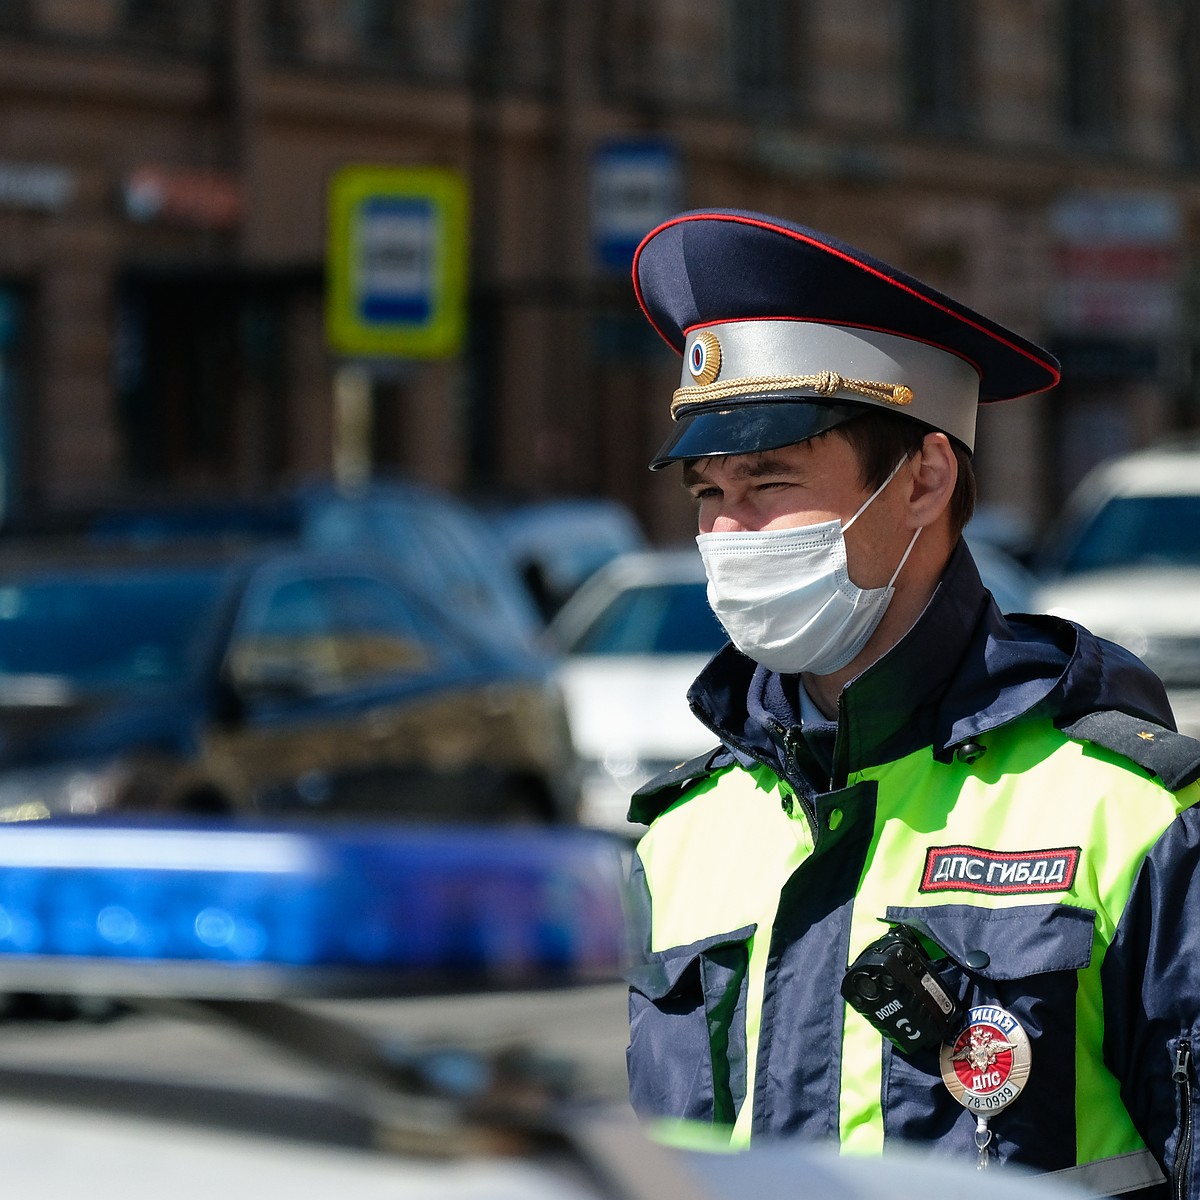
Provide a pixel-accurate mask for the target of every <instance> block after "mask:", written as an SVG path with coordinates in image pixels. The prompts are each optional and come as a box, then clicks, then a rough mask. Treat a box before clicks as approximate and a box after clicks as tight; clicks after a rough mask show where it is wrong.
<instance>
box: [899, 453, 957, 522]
mask: <svg viewBox="0 0 1200 1200" xmlns="http://www.w3.org/2000/svg"><path fill="white" fill-rule="evenodd" d="M908 467H909V471H910V472H911V479H912V489H911V491H910V492H909V495H908V512H909V520H910V528H912V529H924V528H926V527H927V526H929V525H932V524H934V522H936V521H937V520H938V518H939V517H940V516H942V514H943V513H945V512H946V511H947V510H948V509H949V507H950V500H951V498H952V497H953V495H954V485H955V484H956V483H957V482H958V459H957V458H956V457H955V454H954V447H953V446H951V444H950V439H949V438H948V437H947V436H946V435H945V434H944V433H929V434H926V435H925V440H924V441H923V442H922V443H921V448H920V450H918V451H917V453H916V454H914V455H913V457H912V458H911V459H910V460H909V463H908Z"/></svg>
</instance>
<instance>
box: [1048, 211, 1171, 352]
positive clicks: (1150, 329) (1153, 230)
mask: <svg viewBox="0 0 1200 1200" xmlns="http://www.w3.org/2000/svg"><path fill="white" fill-rule="evenodd" d="M1050 230H1051V237H1052V239H1053V248H1054V262H1055V265H1056V274H1055V279H1054V283H1053V286H1052V289H1051V296H1050V317H1051V320H1052V323H1053V327H1054V329H1055V331H1056V332H1057V333H1060V334H1068V335H1080V336H1084V337H1089V338H1095V337H1097V336H1105V337H1116V338H1120V339H1122V340H1128V339H1131V338H1151V339H1153V338H1157V337H1161V336H1164V335H1169V334H1170V333H1171V332H1173V331H1174V330H1176V329H1177V328H1178V326H1179V321H1180V314H1181V290H1182V289H1181V280H1180V273H1179V264H1180V262H1182V261H1183V254H1182V239H1183V219H1182V215H1181V213H1180V211H1179V206H1178V204H1177V203H1176V201H1175V200H1174V198H1173V197H1171V196H1169V195H1167V194H1165V193H1161V192H1154V191H1088V192H1076V193H1072V194H1070V195H1068V196H1065V197H1063V198H1062V199H1061V200H1060V201H1059V202H1058V203H1057V204H1056V205H1054V207H1053V208H1052V209H1051V212H1050Z"/></svg>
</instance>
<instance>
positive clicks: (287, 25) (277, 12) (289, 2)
mask: <svg viewBox="0 0 1200 1200" xmlns="http://www.w3.org/2000/svg"><path fill="white" fill-rule="evenodd" d="M260 11H261V17H262V30H263V44H264V47H265V49H266V52H267V56H268V58H270V59H272V60H275V61H284V62H287V61H291V60H293V59H296V58H298V57H300V54H301V51H302V50H303V49H304V41H305V32H306V31H305V23H304V17H303V15H302V14H301V12H300V6H299V4H297V2H296V0H263V5H262V9H261V10H260Z"/></svg>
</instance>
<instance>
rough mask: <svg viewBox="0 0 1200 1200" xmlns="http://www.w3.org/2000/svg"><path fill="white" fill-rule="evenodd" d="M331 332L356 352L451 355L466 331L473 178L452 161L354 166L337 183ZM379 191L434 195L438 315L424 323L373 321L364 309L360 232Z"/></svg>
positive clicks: (332, 195) (336, 342) (330, 238)
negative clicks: (359, 268)
mask: <svg viewBox="0 0 1200 1200" xmlns="http://www.w3.org/2000/svg"><path fill="white" fill-rule="evenodd" d="M328 195H329V205H328V230H327V241H326V271H327V283H326V288H325V336H326V339H327V341H328V343H329V346H330V348H331V349H332V350H333V351H334V352H335V353H338V354H344V355H348V356H373V355H378V356H390V357H394V358H447V357H449V356H450V355H453V354H456V353H457V352H458V351H459V349H460V348H461V347H462V342H463V337H464V335H465V332H466V295H467V266H468V253H467V235H468V230H467V218H468V197H467V185H466V181H465V180H464V178H463V177H462V175H461V174H459V173H458V172H457V171H454V170H452V169H450V168H448V167H385V166H359V165H350V166H345V167H341V168H339V169H338V170H337V171H336V172H334V174H333V175H332V177H331V178H330V181H329V193H328ZM379 197H386V198H389V199H391V198H398V199H420V200H427V201H430V202H431V203H432V205H433V208H434V211H435V213H436V214H437V222H438V230H437V237H436V244H437V247H438V250H437V263H436V266H435V271H434V284H433V290H432V294H431V296H430V306H431V316H430V317H429V319H428V320H426V321H423V322H421V323H412V322H410V323H398V322H397V323H391V324H384V323H372V322H366V321H363V320H362V319H361V318H360V317H359V316H358V313H357V305H358V293H357V288H356V286H355V285H356V277H355V271H356V264H357V254H356V240H357V239H356V234H357V228H358V221H359V214H360V212H361V210H362V207H363V205H364V204H365V203H366V202H367V201H369V200H374V199H377V198H379Z"/></svg>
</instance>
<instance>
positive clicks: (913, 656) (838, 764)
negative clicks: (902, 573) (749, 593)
mask: <svg viewBox="0 0 1200 1200" xmlns="http://www.w3.org/2000/svg"><path fill="white" fill-rule="evenodd" d="M799 686H800V684H799V679H798V678H797V677H796V676H794V675H793V676H788V675H779V674H776V673H775V672H772V671H768V670H767V669H766V668H765V667H762V666H759V665H758V664H756V663H754V662H752V661H751V660H750V659H748V658H746V657H745V656H744V655H742V654H741V653H740V652H739V651H737V650H736V649H734V648H733V647H732V646H726V647H725V648H724V649H723V650H722V651H720V652H719V653H718V654H717V656H716V657H715V658H714V659H713V660H712V662H710V663H709V665H708V666H707V667H706V668H705V670H704V671H703V672H702V673H701V675H700V677H699V678H698V679H697V680H696V682H695V684H693V686H692V689H691V691H690V692H689V693H688V696H689V700H690V702H691V705H692V708H693V711H694V712H695V713H696V715H697V717H698V718H699V719H700V720H701V721H702V722H704V723H705V724H706V725H708V726H709V727H710V728H711V729H713V730H714V732H716V733H717V734H718V736H720V737H721V740H722V741H723V742H724V743H725V744H726V746H728V747H729V748H730V750H731V751H732V753H733V755H734V757H735V758H737V759H739V760H740V761H742V762H743V764H744V765H748V764H749V763H750V762H752V761H759V762H766V763H768V765H771V766H772V767H773V768H774V769H776V771H777V772H778V773H780V774H782V775H785V776H788V775H793V774H794V772H789V771H788V770H787V769H786V753H785V745H784V742H785V739H786V735H787V733H788V731H789V730H794V729H796V728H797V727H799V726H800V725H801V721H800V715H799V713H800V708H799V698H798V688H799ZM1107 707H1120V708H1122V709H1124V710H1125V711H1132V712H1136V713H1138V714H1139V715H1144V716H1147V717H1149V718H1151V719H1154V720H1157V721H1158V722H1159V723H1162V724H1166V725H1168V726H1169V727H1173V724H1174V723H1173V721H1172V719H1171V714H1170V708H1169V706H1168V704H1167V701H1166V697H1165V694H1163V691H1162V686H1161V684H1159V683H1158V680H1157V679H1156V678H1155V677H1154V676H1153V675H1151V674H1150V673H1149V671H1147V670H1146V668H1145V667H1143V666H1142V665H1141V663H1140V662H1139V661H1138V660H1137V659H1134V658H1133V657H1132V656H1131V655H1128V654H1127V653H1126V652H1124V651H1122V650H1120V649H1119V648H1118V647H1115V646H1113V645H1112V644H1111V643H1106V642H1102V641H1100V639H1096V638H1093V637H1092V635H1091V634H1088V633H1087V632H1086V631H1085V630H1082V629H1081V628H1080V627H1079V626H1076V625H1073V624H1072V623H1070V622H1068V621H1063V620H1061V619H1059V618H1055V617H1041V616H1033V617H1029V616H1022V617H1005V616H1003V615H1002V614H1001V613H1000V610H999V609H998V608H997V607H996V605H995V602H994V601H993V600H992V597H991V594H990V593H989V592H988V591H987V590H986V589H985V588H984V586H983V584H982V582H981V581H980V578H979V572H978V570H977V569H976V566H975V562H974V559H973V558H972V557H971V554H970V551H969V550H968V549H967V547H966V544H965V543H964V542H962V541H960V542H959V544H958V546H957V547H956V548H955V550H954V552H953V554H952V555H951V557H950V560H949V562H948V563H947V566H946V570H945V572H944V573H943V575H942V579H941V581H940V582H939V584H938V587H937V588H936V590H935V591H934V594H933V596H932V597H931V599H930V601H929V603H928V604H927V605H926V607H925V610H924V612H923V613H922V614H921V616H920V617H919V618H918V619H917V621H916V623H915V624H914V625H913V627H912V628H911V629H910V630H909V631H908V633H906V634H905V635H904V637H903V638H901V640H900V641H899V642H897V643H896V645H895V646H893V647H892V649H891V650H889V651H888V653H887V654H885V655H884V656H883V657H882V658H881V659H879V660H878V661H877V662H875V663H874V664H873V665H872V666H870V667H868V668H867V669H866V670H865V671H863V672H862V674H860V675H858V676H857V677H856V678H855V679H853V680H851V681H850V683H848V684H847V685H846V687H845V688H844V689H843V691H842V695H841V698H840V701H839V713H838V734H837V743H836V748H835V751H834V764H833V772H832V776H833V777H832V780H831V781H830V782H831V783H832V786H834V787H840V786H843V785H844V783H845V779H846V777H847V775H848V774H849V773H851V772H853V771H856V770H862V769H864V768H867V767H871V766H876V765H879V764H880V763H884V762H889V761H892V760H894V759H896V758H900V757H902V756H904V755H905V754H909V753H911V752H912V751H914V750H917V749H919V748H921V747H923V746H929V747H931V748H932V750H933V752H934V754H935V756H936V757H938V758H939V759H942V760H945V761H948V760H949V759H950V758H951V757H953V755H954V753H955V751H956V749H957V748H959V747H961V746H964V745H965V744H967V743H969V742H971V741H973V740H974V739H975V738H977V737H979V736H981V735H982V734H984V733H986V732H988V731H989V730H992V729H996V728H998V727H1000V726H1002V725H1005V724H1008V723H1009V722H1012V721H1014V720H1016V719H1018V718H1020V717H1026V716H1035V715H1036V716H1046V717H1052V718H1055V719H1060V718H1065V717H1066V716H1068V715H1071V714H1082V713H1083V712H1091V711H1096V710H1097V709H1099V708H1107ZM820 790H824V788H821V789H820Z"/></svg>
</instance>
